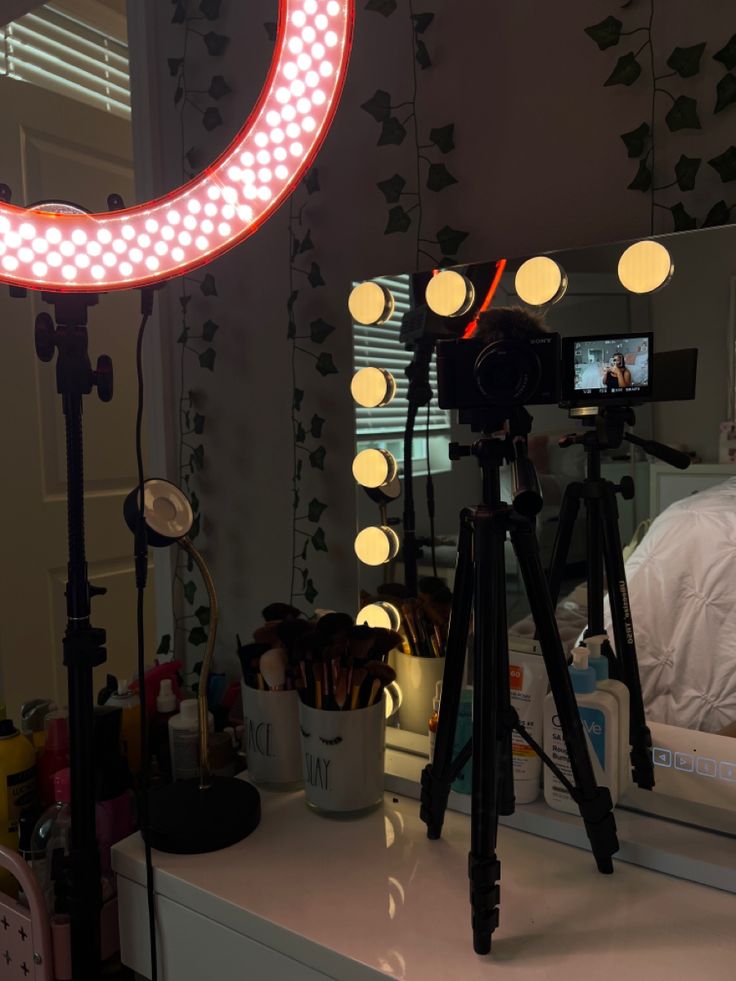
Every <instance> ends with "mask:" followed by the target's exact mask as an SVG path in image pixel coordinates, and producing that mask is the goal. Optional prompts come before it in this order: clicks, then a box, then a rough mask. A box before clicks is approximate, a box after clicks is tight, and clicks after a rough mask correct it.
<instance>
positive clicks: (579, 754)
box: [511, 517, 619, 874]
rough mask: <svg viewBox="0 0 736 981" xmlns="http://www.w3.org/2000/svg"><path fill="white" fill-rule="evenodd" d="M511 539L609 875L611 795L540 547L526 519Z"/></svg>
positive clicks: (587, 817)
mask: <svg viewBox="0 0 736 981" xmlns="http://www.w3.org/2000/svg"><path fill="white" fill-rule="evenodd" d="M511 541H512V544H513V546H514V550H515V551H516V557H517V560H518V563H519V568H520V569H521V572H522V576H523V578H524V585H525V586H526V591H527V596H528V597H529V603H530V606H531V609H532V614H533V616H534V623H535V625H536V628H537V636H538V637H539V643H540V646H541V648H542V655H543V656H544V663H545V666H546V668H547V674H548V676H549V683H550V688H551V689H552V695H553V698H554V701H555V706H556V708H557V714H558V716H559V719H560V726H561V728H562V734H563V737H564V739H565V747H566V749H567V755H568V758H569V760H570V768H571V770H572V775H573V780H574V782H575V788H576V792H575V794H574V800H575V803H576V804H577V805H578V807H579V808H580V814H581V816H582V818H583V821H584V823H585V830H586V832H587V835H588V838H589V840H590V845H591V848H592V850H593V855H594V856H595V860H596V863H597V865H598V870H599V871H600V872H604V873H608V874H610V873H611V872H613V862H612V861H611V856H612V855H614V854H615V852H617V851H618V847H619V845H618V838H617V836H616V822H615V820H614V817H613V803H612V800H611V794H610V792H609V790H608V788H607V787H599V786H598V785H597V783H596V779H595V774H594V772H593V766H592V764H591V762H590V756H589V754H588V746H587V743H586V741H585V733H584V731H583V725H582V722H581V721H580V713H579V711H578V706H577V702H576V701H575V693H574V692H573V689H572V682H571V681H570V675H569V673H568V670H567V663H566V660H565V653H564V651H563V649H562V641H561V640H560V634H559V631H558V629H557V621H556V620H555V614H554V607H553V605H552V599H551V597H550V593H549V589H548V587H547V582H546V580H545V578H544V572H543V570H542V562H541V559H540V557H539V546H538V544H537V540H536V537H535V535H534V529H533V528H532V526H531V524H530V523H529V522H528V521H527V520H526V519H524V518H521V517H514V518H513V520H512V524H511Z"/></svg>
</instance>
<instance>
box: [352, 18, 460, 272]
mask: <svg viewBox="0 0 736 981" xmlns="http://www.w3.org/2000/svg"><path fill="white" fill-rule="evenodd" d="M365 9H366V10H367V11H371V12H374V13H377V14H382V15H383V16H384V17H386V18H390V17H392V16H393V15H394V14H396V13H397V12H398V11H399V10H401V11H402V13H403V14H404V15H405V16H406V17H407V19H408V27H409V31H410V38H411V56H410V58H411V60H410V61H409V64H410V65H411V77H410V91H409V92H408V93H406V94H405V95H404V96H402V97H400V98H399V99H398V100H396V99H395V98H394V96H393V95H392V94H391V93H389V92H387V91H385V90H384V89H377V90H376V91H375V92H374V93H373V95H372V96H371V97H370V98H369V99H367V100H366V101H365V102H364V103H363V105H362V107H361V108H362V109H364V110H365V112H367V113H368V114H369V115H370V116H372V117H373V118H374V119H375V120H376V122H377V123H378V124H380V127H381V129H380V133H379V136H378V141H377V145H378V146H379V147H386V146H401V145H402V144H403V143H404V142H405V141H406V140H407V137H409V135H410V132H411V142H410V146H411V147H412V150H413V153H412V157H413V159H412V160H411V162H409V161H407V166H411V174H410V176H406V175H404V174H399V173H395V174H393V175H392V176H390V177H387V178H385V179H383V180H380V181H379V182H378V183H377V185H376V186H377V187H378V190H379V191H380V192H381V194H382V195H383V198H384V200H385V202H386V204H387V205H388V215H387V221H386V227H385V231H384V234H386V235H394V234H407V233H408V232H410V231H412V230H413V233H414V235H415V238H416V249H415V251H416V255H415V263H414V268H415V269H420V268H422V267H423V266H424V267H426V265H427V262H430V263H431V264H432V265H433V266H447V265H456V264H457V262H458V259H457V254H458V252H459V250H460V247H461V246H462V244H463V243H464V242H465V240H466V239H467V237H468V232H465V231H462V230H460V229H456V228H453V227H451V226H450V225H443V226H442V227H441V228H439V229H437V230H436V231H435V233H434V235H433V237H428V236H429V234H430V233H429V232H428V231H427V229H426V227H425V224H426V222H425V207H424V206H425V202H426V192H427V191H431V192H433V193H435V194H439V193H441V192H442V191H444V190H445V189H446V188H448V187H451V186H452V185H453V184H457V183H458V180H457V178H456V177H455V176H454V174H453V173H452V171H451V170H450V168H449V167H448V165H447V164H446V163H445V161H444V159H442V158H443V157H445V156H448V155H450V154H452V152H453V151H454V150H455V124H454V123H452V122H446V121H445V120H442V121H439V120H438V122H441V123H442V125H438V126H431V127H430V128H429V130H428V132H427V135H426V136H425V128H424V125H423V122H420V105H419V103H420V97H421V73H422V72H425V71H428V70H430V69H431V68H432V65H433V62H432V55H431V53H430V48H429V44H428V41H427V40H425V37H428V36H430V35H431V29H432V28H433V27H434V26H435V14H434V13H433V12H426V11H425V12H417V11H416V9H415V4H414V2H413V0H406V2H405V3H403V4H401V6H400V5H399V3H398V0H368V2H367V3H366V4H365Z"/></svg>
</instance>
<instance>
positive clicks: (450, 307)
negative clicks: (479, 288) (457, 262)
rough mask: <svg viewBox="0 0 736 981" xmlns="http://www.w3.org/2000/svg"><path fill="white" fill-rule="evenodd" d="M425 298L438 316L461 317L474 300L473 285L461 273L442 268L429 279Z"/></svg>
mask: <svg viewBox="0 0 736 981" xmlns="http://www.w3.org/2000/svg"><path fill="white" fill-rule="evenodd" d="M426 300H427V306H428V307H429V309H430V310H432V311H433V312H434V313H436V314H438V315H439V316H440V317H461V316H462V315H463V314H465V313H467V312H468V310H469V309H470V308H471V307H472V305H473V303H474V302H475V287H474V286H473V284H472V283H471V282H470V280H469V279H468V278H467V277H466V276H463V274H462V273H459V272H455V270H454V269H444V270H442V272H439V273H437V275H436V276H433V277H432V278H431V279H430V281H429V283H428V285H427V293H426Z"/></svg>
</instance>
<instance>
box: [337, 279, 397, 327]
mask: <svg viewBox="0 0 736 981" xmlns="http://www.w3.org/2000/svg"><path fill="white" fill-rule="evenodd" d="M395 309H396V301H395V300H394V295H393V293H392V292H391V290H389V289H386V287H385V286H381V285H380V283H373V282H367V283H359V284H358V285H357V286H356V287H355V288H354V289H353V291H352V292H351V294H350V298H349V299H348V310H349V311H350V316H351V317H352V318H353V320H354V321H355V323H356V324H362V325H363V326H366V327H367V326H369V325H371V324H385V323H386V321H387V320H390V319H391V317H392V316H393V313H394V310H395Z"/></svg>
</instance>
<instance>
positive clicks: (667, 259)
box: [618, 241, 675, 293]
mask: <svg viewBox="0 0 736 981" xmlns="http://www.w3.org/2000/svg"><path fill="white" fill-rule="evenodd" d="M674 271H675V267H674V265H673V263H672V257H671V256H670V254H669V252H668V251H667V249H666V248H665V247H664V246H663V245H660V243H659V242H651V241H644V242H635V243H634V245H630V246H629V247H628V249H626V251H625V252H624V254H623V255H622V256H621V258H620V259H619V261H618V278H619V279H620V280H621V284H622V286H624V287H625V288H626V289H627V290H628V291H629V292H630V293H654V291H655V290H659V289H662V287H663V286H666V285H667V284H668V283H669V281H670V280H671V279H672V275H673V273H674Z"/></svg>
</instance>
